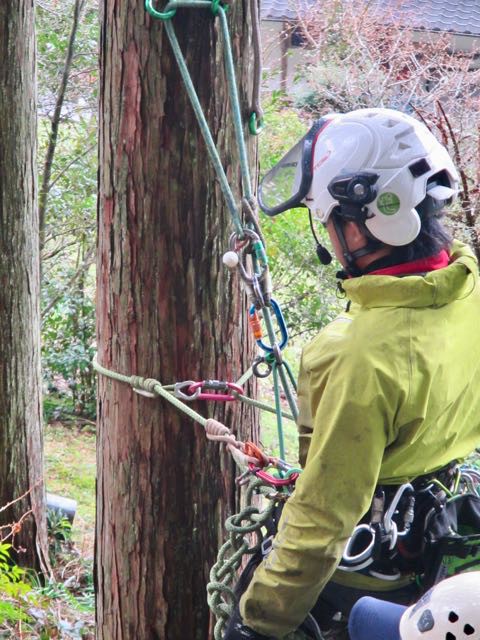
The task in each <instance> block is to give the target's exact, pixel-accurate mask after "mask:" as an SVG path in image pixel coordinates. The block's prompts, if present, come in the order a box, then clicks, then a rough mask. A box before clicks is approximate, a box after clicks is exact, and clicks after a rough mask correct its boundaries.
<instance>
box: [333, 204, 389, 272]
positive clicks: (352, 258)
mask: <svg viewBox="0 0 480 640" xmlns="http://www.w3.org/2000/svg"><path fill="white" fill-rule="evenodd" d="M343 208H344V207H343V206H342V205H340V207H339V209H340V211H338V212H335V211H334V212H333V213H332V216H331V217H332V222H333V226H334V228H335V233H336V234H337V237H338V240H339V242H340V246H341V247H342V254H343V257H344V258H345V261H346V265H345V272H346V274H347V275H348V276H352V277H357V276H361V275H364V274H365V273H366V271H365V270H364V269H361V268H360V267H359V266H358V264H357V260H358V258H362V257H363V256H368V255H370V254H372V253H375V251H378V250H379V249H380V248H381V247H382V246H384V245H383V243H382V242H380V241H379V240H376V239H374V238H372V236H371V234H370V232H369V231H368V229H367V227H366V226H365V222H364V220H363V219H362V217H364V214H363V213H361V212H360V211H358V209H357V211H356V214H357V215H352V208H351V206H348V209H347V211H346V212H345V214H346V215H345V214H344V215H342V214H343V213H344V212H343V211H342V210H343ZM345 220H353V221H354V222H356V223H357V224H358V225H359V226H360V228H361V229H362V231H363V233H364V235H365V238H366V240H367V243H366V245H365V246H364V247H361V248H360V249H355V251H351V250H350V249H349V247H348V245H347V240H346V238H345V234H344V232H343V222H344V221H345Z"/></svg>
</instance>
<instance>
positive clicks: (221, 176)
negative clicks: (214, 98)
mask: <svg viewBox="0 0 480 640" xmlns="http://www.w3.org/2000/svg"><path fill="white" fill-rule="evenodd" d="M170 4H172V3H170ZM189 4H192V3H191V2H185V3H182V6H188V5H189ZM194 4H195V3H194ZM196 4H198V3H196ZM205 4H206V5H208V6H211V2H205V3H201V5H202V6H204V5H205ZM167 7H168V5H167ZM221 11H222V13H224V11H223V9H222V10H221ZM164 26H165V30H166V32H167V36H168V39H169V41H170V45H171V47H172V51H173V54H174V56H175V59H176V61H177V65H178V69H179V71H180V74H181V76H182V79H183V82H184V84H185V89H186V91H187V94H188V97H189V99H190V102H191V104H192V108H193V110H194V112H195V115H196V117H197V121H198V124H199V127H200V131H201V133H202V136H203V139H204V141H205V145H206V147H207V151H208V155H209V156H210V160H211V162H212V164H213V167H214V169H215V172H216V174H217V177H218V180H219V182H220V187H221V189H222V193H223V195H224V197H225V201H226V203H227V207H228V210H229V211H230V215H231V218H232V222H233V224H234V226H235V229H236V230H237V233H238V234H239V235H240V236H243V225H242V221H241V220H240V216H239V213H238V210H237V205H236V203H235V197H234V195H233V193H232V190H231V188H230V184H229V182H228V179H227V176H226V173H225V171H224V169H223V166H222V162H221V159H220V155H219V153H218V151H217V148H216V146H215V142H214V141H213V138H212V134H211V132H210V128H209V126H208V122H207V119H206V117H205V114H204V113H203V110H202V107H201V104H200V101H199V99H198V96H197V93H196V91H195V87H194V86H193V82H192V79H191V76H190V72H189V71H188V68H187V64H186V62H185V58H184V57H183V54H182V50H181V49H180V45H179V43H178V40H177V36H176V35H175V30H174V28H173V25H172V23H171V22H165V25H164Z"/></svg>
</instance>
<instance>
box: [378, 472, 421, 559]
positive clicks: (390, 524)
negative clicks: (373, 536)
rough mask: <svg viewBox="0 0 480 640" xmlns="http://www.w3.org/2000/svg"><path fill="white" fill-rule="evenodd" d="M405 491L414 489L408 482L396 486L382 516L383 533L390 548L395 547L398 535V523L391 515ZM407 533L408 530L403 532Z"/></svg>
mask: <svg viewBox="0 0 480 640" xmlns="http://www.w3.org/2000/svg"><path fill="white" fill-rule="evenodd" d="M406 491H412V492H413V491H414V488H413V486H412V485H411V484H410V483H409V482H406V483H405V484H402V485H400V486H399V487H398V489H397V491H396V493H395V495H394V496H393V498H392V501H391V502H390V505H389V507H388V509H387V511H386V513H385V516H384V518H383V528H384V530H385V534H386V536H387V537H389V538H390V549H393V548H394V547H395V545H396V543H397V538H398V536H399V531H398V525H397V523H396V522H395V520H394V519H393V516H394V514H395V511H396V510H397V507H398V503H399V502H400V499H401V498H402V496H403V494H404V493H405V492H406ZM407 533H408V530H406V531H405V532H404V535H406V534H407Z"/></svg>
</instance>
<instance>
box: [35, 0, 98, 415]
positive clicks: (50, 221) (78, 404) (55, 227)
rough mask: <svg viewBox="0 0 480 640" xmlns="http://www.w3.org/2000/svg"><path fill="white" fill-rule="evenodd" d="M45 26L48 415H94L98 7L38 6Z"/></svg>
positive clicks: (45, 0)
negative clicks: (93, 360) (93, 362)
mask: <svg viewBox="0 0 480 640" xmlns="http://www.w3.org/2000/svg"><path fill="white" fill-rule="evenodd" d="M36 27H37V34H38V54H39V60H38V67H39V96H38V103H39V142H40V145H39V173H40V197H39V211H40V237H41V261H42V262H41V264H42V269H41V271H42V356H43V374H44V379H45V381H46V383H47V389H48V391H49V394H48V397H47V400H46V403H45V404H46V412H45V413H46V417H47V418H50V417H51V415H52V414H53V415H55V416H58V417H61V418H63V419H67V418H69V417H70V415H69V414H76V415H77V419H78V415H79V414H80V415H86V416H88V417H94V415H95V401H96V399H95V393H96V384H95V376H94V372H93V369H92V358H93V353H94V351H95V344H94V342H95V317H94V293H95V273H94V268H93V264H94V262H95V225H96V199H97V198H96V195H97V194H96V189H97V151H96V147H97V140H96V139H97V93H98V91H97V82H98V72H97V58H98V3H97V2H96V1H95V0H64V1H62V2H59V1H58V0H39V3H38V10H37V16H36Z"/></svg>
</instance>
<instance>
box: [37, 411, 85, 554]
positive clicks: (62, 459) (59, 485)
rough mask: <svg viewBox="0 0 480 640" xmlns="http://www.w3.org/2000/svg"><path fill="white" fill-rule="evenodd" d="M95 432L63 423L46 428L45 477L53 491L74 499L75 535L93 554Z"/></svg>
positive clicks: (82, 548)
mask: <svg viewBox="0 0 480 640" xmlns="http://www.w3.org/2000/svg"><path fill="white" fill-rule="evenodd" d="M95 446H96V445H95V434H94V433H92V432H91V431H87V430H80V429H78V428H77V427H75V426H68V427H66V426H64V425H62V424H61V423H59V422H55V423H53V424H49V425H47V426H46V427H45V477H46V486H47V491H48V492H49V493H55V494H57V495H60V496H63V497H66V498H73V499H74V500H76V501H77V513H76V514H75V519H74V521H73V527H72V537H73V540H74V541H75V543H76V544H77V546H78V548H79V551H80V553H81V554H82V555H86V556H90V555H92V554H93V538H94V528H95V468H96V452H95Z"/></svg>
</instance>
